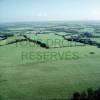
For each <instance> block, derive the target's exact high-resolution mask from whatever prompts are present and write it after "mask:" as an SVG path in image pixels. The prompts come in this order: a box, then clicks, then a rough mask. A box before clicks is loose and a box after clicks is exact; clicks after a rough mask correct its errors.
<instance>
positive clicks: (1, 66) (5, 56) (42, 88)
mask: <svg viewBox="0 0 100 100" xmlns="http://www.w3.org/2000/svg"><path fill="white" fill-rule="evenodd" d="M41 51H42V53H45V52H50V53H49V54H51V53H52V52H55V53H61V54H62V52H68V58H60V57H59V56H56V57H55V56H54V58H52V59H49V58H48V57H47V58H45V59H43V60H38V59H31V58H30V57H29V55H28V54H27V52H28V53H29V52H32V53H38V52H41ZM23 52H26V55H28V57H26V58H24V59H22V53H23ZM90 52H94V54H90ZM74 54H75V56H74ZM36 55H37V54H36ZM36 55H34V56H36ZM48 56H49V55H48ZM33 58H34V57H33ZM89 87H91V88H98V87H100V49H99V48H96V47H94V46H82V47H65V48H56V49H53V48H52V49H44V48H41V47H39V46H33V43H29V42H22V43H17V44H12V45H6V46H2V47H0V95H1V97H2V99H3V100H45V99H46V100H52V99H54V98H59V99H61V100H62V99H66V98H69V97H70V96H71V95H72V93H74V92H75V91H84V90H86V89H87V88H89Z"/></svg>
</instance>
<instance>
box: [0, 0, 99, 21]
mask: <svg viewBox="0 0 100 100" xmlns="http://www.w3.org/2000/svg"><path fill="white" fill-rule="evenodd" d="M64 20H66V21H71V20H100V0H0V22H17V21H18V22H19V21H64Z"/></svg>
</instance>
